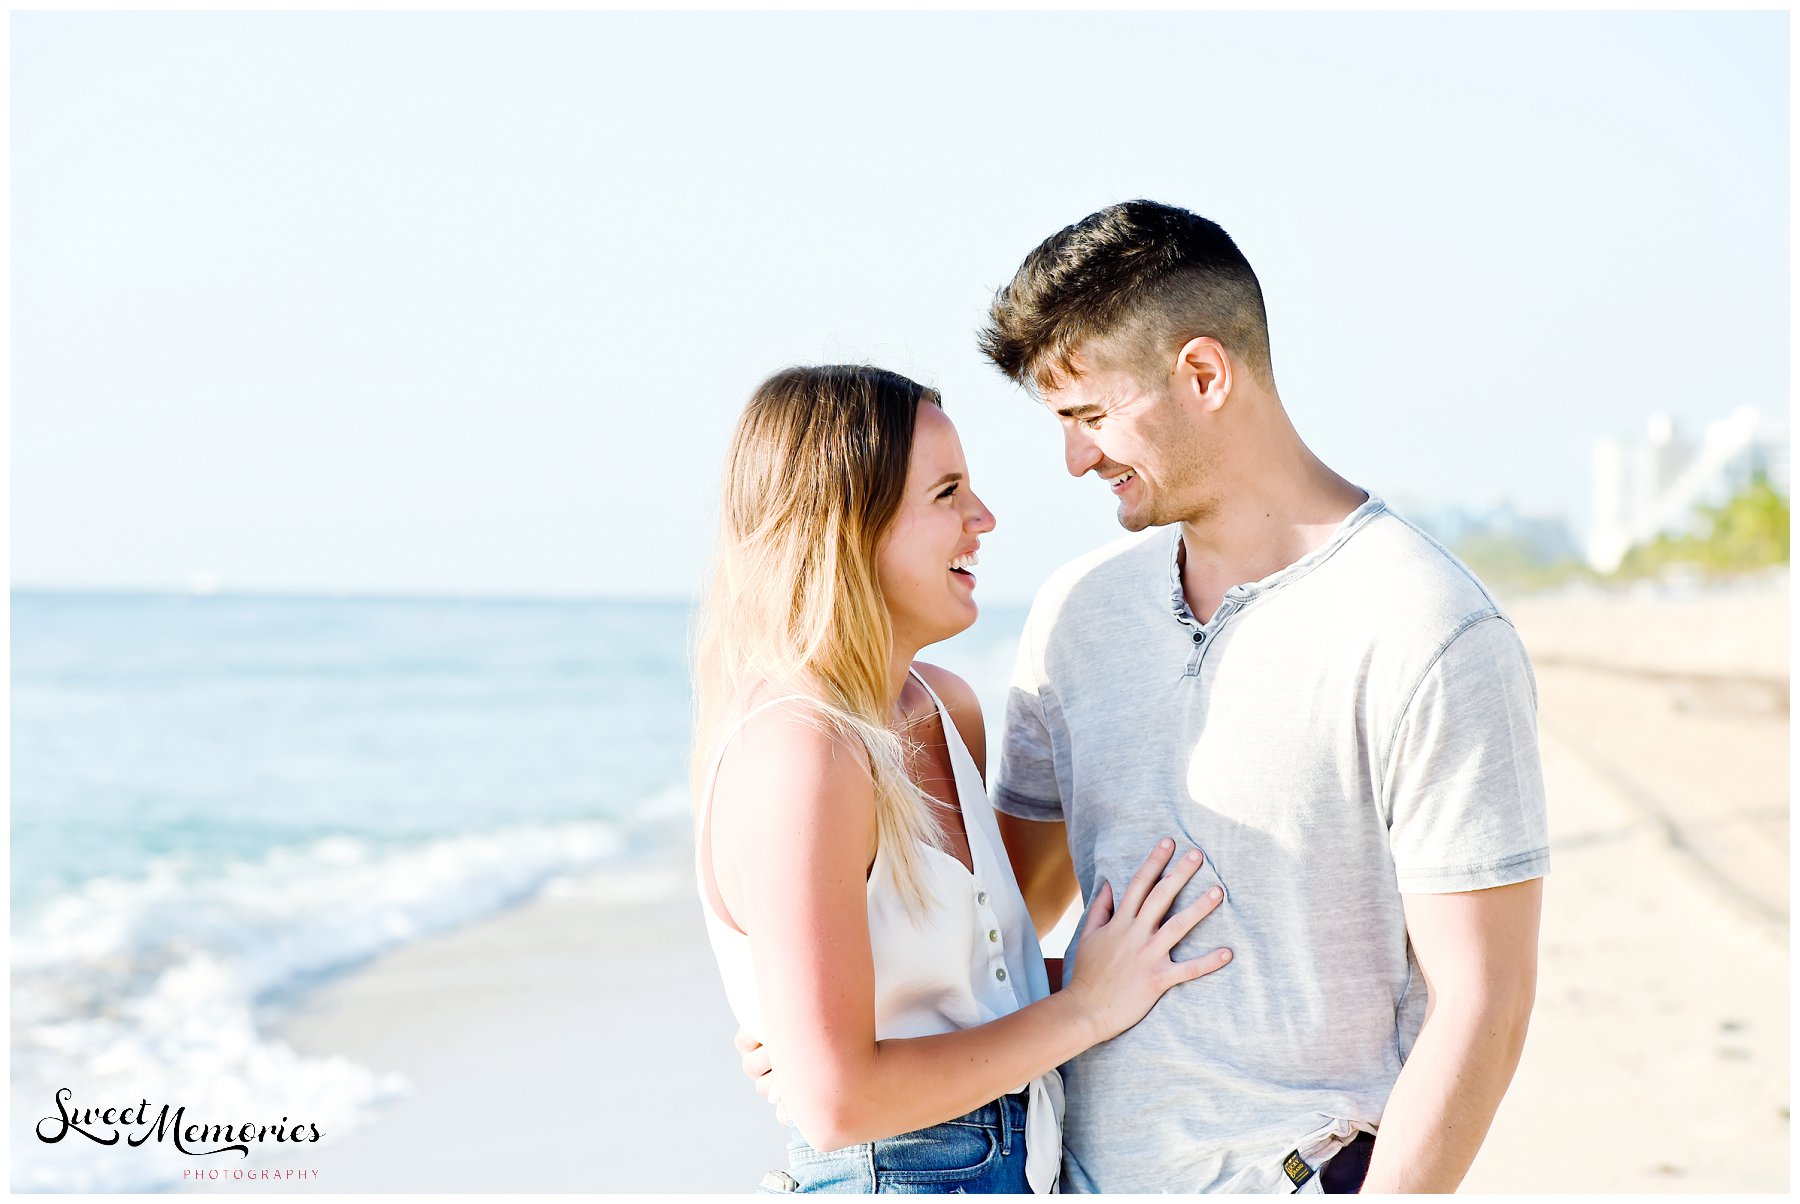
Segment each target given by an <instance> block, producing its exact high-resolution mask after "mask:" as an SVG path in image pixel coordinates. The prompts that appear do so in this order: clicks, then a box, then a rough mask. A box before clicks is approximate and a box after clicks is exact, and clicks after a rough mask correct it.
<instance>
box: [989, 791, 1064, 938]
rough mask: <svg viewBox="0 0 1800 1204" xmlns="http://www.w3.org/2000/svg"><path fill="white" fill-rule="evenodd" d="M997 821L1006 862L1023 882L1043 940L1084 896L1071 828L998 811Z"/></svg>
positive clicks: (1027, 903) (1021, 888)
mask: <svg viewBox="0 0 1800 1204" xmlns="http://www.w3.org/2000/svg"><path fill="white" fill-rule="evenodd" d="M994 818H995V819H997V820H999V822H1000V839H1001V841H1002V842H1004V843H1005V845H1006V859H1007V860H1008V861H1010V862H1012V871H1013V877H1015V878H1017V879H1018V880H1019V892H1020V893H1021V894H1023V895H1024V896H1025V907H1026V909H1027V910H1029V911H1030V912H1031V924H1032V927H1034V928H1036V929H1037V934H1038V936H1039V937H1040V938H1042V937H1043V936H1045V935H1046V934H1047V933H1049V931H1050V930H1051V929H1052V928H1055V927H1056V925H1057V923H1058V922H1059V921H1060V920H1061V919H1062V918H1063V914H1064V913H1065V912H1067V911H1068V910H1069V904H1071V903H1073V902H1074V901H1075V897H1076V895H1077V894H1079V893H1080V885H1079V884H1078V883H1077V882H1076V881H1075V863H1074V861H1073V860H1072V859H1071V858H1070V857H1069V835H1068V827H1067V825H1065V824H1063V823H1061V822H1060V821H1058V822H1049V821H1044V820H1035V819H1020V818H1019V817H1018V816H1016V815H1008V814H1007V813H1006V812H1004V811H995V812H994Z"/></svg>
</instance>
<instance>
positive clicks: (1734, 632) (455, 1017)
mask: <svg viewBox="0 0 1800 1204" xmlns="http://www.w3.org/2000/svg"><path fill="white" fill-rule="evenodd" d="M1510 609H1511V610H1512V613H1513V614H1514V616H1515V618H1516V619H1517V621H1518V624H1519V627H1520V630H1521V631H1522V632H1523V633H1524V635H1525V637H1526V640H1527V643H1528V645H1529V646H1530V647H1531V648H1532V650H1533V654H1534V657H1535V658H1536V659H1537V662H1538V675H1539V686H1540V700H1541V711H1542V729H1543V753H1544V768H1545V774H1546V777H1547V783H1548V787H1549V795H1550V802H1551V812H1550V814H1551V835H1552V842H1553V854H1552V855H1553V871H1552V874H1551V877H1550V879H1549V881H1548V884H1547V887H1546V910H1545V916H1544V927H1543V944H1542V960H1541V974H1540V982H1539V989H1538V1005H1537V1010H1536V1013H1535V1015H1534V1017H1533V1021H1532V1028H1531V1035H1530V1039H1529V1042H1528V1044H1527V1048H1526V1052H1525V1057H1524V1061H1523V1064H1522V1065H1521V1067H1520V1070H1519V1073H1518V1076H1517V1078H1516V1080H1515V1083H1514V1085H1513V1088H1512V1091H1511V1093H1510V1094H1509V1095H1508V1097H1507V1100H1506V1102H1505V1104H1504V1105H1503V1107H1502V1108H1501V1111H1500V1114H1499V1116H1498V1117H1497V1119H1496V1121H1495V1124H1494V1127H1493V1130H1492V1133H1491V1135H1490V1137H1489V1139H1488V1142H1487V1144H1486V1146H1485V1147H1484V1148H1483V1150H1482V1153H1481V1155H1480V1157H1479V1158H1478V1159H1477V1161H1476V1163H1475V1166H1474V1168H1473V1169H1472V1171H1471V1172H1470V1174H1469V1176H1468V1179H1467V1181H1466V1183H1465V1185H1464V1186H1465V1190H1468V1191H1476V1192H1548V1191H1580V1192H1621V1191H1624V1192H1656V1191H1671V1192H1699V1191H1733V1192H1738V1191H1752V1192H1785V1191H1786V1190H1787V1189H1788V1186H1789V1179H1788V1104H1789V1096H1788V1091H1789V1084H1788V1048H1789V1044H1788V1043H1789V1033H1788V1015H1789V996H1788V956H1787V925H1786V910H1787V847H1788V846H1787V719H1788V716H1787V704H1786V681H1787V645H1786V640H1787V587H1786V582H1785V579H1782V580H1781V581H1779V582H1773V583H1771V582H1765V583H1764V584H1762V585H1760V586H1758V587H1756V588H1755V589H1749V590H1744V591H1742V592H1741V593H1739V594H1736V595H1730V596H1727V595H1719V596H1716V597H1712V598H1701V599H1690V600H1687V601H1667V600H1662V601H1658V600H1655V599H1650V598H1627V599H1621V598H1617V597H1563V598H1554V599H1534V600H1527V601H1521V602H1519V603H1517V604H1516V605H1514V606H1512V607H1511V608H1510ZM1777 681H1778V682H1779V695H1780V698H1779V705H1778V706H1777V705H1776V702H1775V697H1776V695H1775V686H1774V685H1771V684H1768V683H1772V682H1777ZM1746 682H1748V683H1750V684H1744V683H1746ZM1734 683H1735V684H1734ZM1756 683H1763V684H1756ZM687 872H688V871H687V870H686V869H685V867H684V866H682V864H681V863H680V862H679V860H677V861H675V862H672V863H671V866H670V868H669V870H668V871H667V873H666V875H665V878H664V880H663V881H662V882H661V883H660V884H659V883H657V882H654V881H651V882H645V881H638V882H635V883H630V884H621V883H605V882H601V883H595V884H590V886H588V887H586V888H576V889H569V890H564V891H560V892H551V893H549V894H547V895H546V896H545V897H540V898H539V899H537V900H536V901H534V902H532V903H529V904H527V905H525V906H522V907H519V908H516V909H514V910H512V911H510V912H508V913H506V914H503V915H500V916H497V917H494V918H492V919H489V920H487V921H485V922H482V923H478V924H475V925H472V926H470V927H467V928H464V929H461V930H459V931H456V932H452V933H449V934H447V935H443V936H440V937H438V938H436V939H433V940H429V941H426V942H423V943H421V944H418V945H415V946H412V947H409V948H406V949H403V950H401V951H399V952H396V953H394V954H392V955H390V956H387V957H384V958H381V959H379V960H377V961H375V962H373V963H370V964H368V965H366V966H364V967H362V968H360V969H358V970H356V971H355V972H353V973H351V974H349V975H347V976H345V977H343V978H340V979H338V980H336V981H334V982H330V983H328V984H326V985H324V986H323V987H321V988H319V989H317V990H316V991H314V992H313V993H311V994H310V995H308V996H306V997H304V998H303V999H302V1000H300V1001H299V1003H298V1004H297V1005H294V1006H292V1007H290V1008H289V1009H287V1010H286V1011H285V1013H284V1014H282V1015H281V1016H279V1017H277V1018H274V1019H275V1021H276V1023H277V1028H276V1031H277V1032H278V1033H280V1034H281V1035H282V1036H283V1037H285V1039H286V1040H288V1041H289V1042H291V1043H292V1044H293V1045H294V1046H296V1047H297V1048H299V1049H301V1050H304V1051H308V1052H313V1053H320V1054H324V1053H335V1054H342V1055H345V1056H348V1057H350V1058H352V1059H354V1060H356V1061H358V1062H361V1063H363V1064H364V1065H367V1066H370V1067H373V1068H375V1069H377V1070H381V1071H398V1072H400V1073H401V1074H403V1075H405V1076H406V1078H407V1079H408V1080H409V1081H410V1082H411V1084H412V1088H413V1089H412V1092H411V1094H410V1095H408V1096H406V1097H405V1098H402V1099H400V1100H398V1101H396V1102H394V1103H393V1104H391V1105H390V1106H389V1107H388V1108H387V1110H386V1112H385V1113H384V1114H382V1115H381V1116H380V1117H379V1118H377V1119H376V1120H375V1121H373V1122H372V1123H370V1124H368V1125H366V1126H365V1127H363V1128H360V1129H358V1130H355V1131H353V1132H351V1133H349V1134H348V1135H346V1136H344V1137H343V1138H342V1139H341V1140H333V1141H329V1142H328V1143H326V1144H325V1145H323V1146H322V1147H320V1148H318V1149H317V1150H316V1152H313V1153H310V1154H308V1155H305V1156H304V1157H299V1158H294V1159H292V1160H290V1161H289V1162H287V1163H284V1164H282V1165H292V1166H303V1167H308V1168H315V1169H317V1170H318V1171H319V1172H320V1173H319V1176H318V1177H317V1178H316V1179H314V1180H312V1181H311V1182H310V1183H309V1184H306V1185H304V1186H299V1185H296V1186H295V1187H293V1188H291V1189H289V1190H303V1191H334V1192H341V1191H491V1192H508V1193H511V1192H521V1191H602V1192H614V1191H702V1192H709V1191H710V1192H745V1191H749V1190H750V1189H751V1187H752V1185H753V1184H754V1183H755V1182H756V1180H757V1178H758V1177H760V1175H761V1173H762V1171H764V1170H765V1169H768V1168H770V1167H774V1166H777V1165H780V1164H781V1148H782V1143H783V1133H782V1130H780V1129H779V1128H778V1127H777V1126H776V1125H775V1123H774V1122H773V1119H772V1117H771V1113H770V1109H769V1108H768V1107H767V1106H766V1105H765V1104H763V1103H762V1101H761V1100H759V1099H758V1098H757V1097H756V1096H755V1095H754V1094H753V1093H752V1092H751V1091H750V1089H749V1087H748V1086H747V1084H746V1083H745V1082H744V1081H743V1080H742V1078H741V1076H740V1075H739V1073H738V1070H737V1061H736V1056H735V1054H734V1053H733V1051H732V1049H731V1047H730V1037H731V1032H732V1029H733V1027H734V1025H733V1023H732V1020H731V1017H730V1014H729V1012H728V1010H727V1009H726V1006H725V1002H724V997H723V992H722V990H721V988H720V987H719V984H718V979H717V975H716V973H715V971H714V968H713V964H712V961H711V957H710V954H709V952H708V950H707V947H706V943H705V938H704V933H703V929H702V926H701V922H700V914H699V910H698V904H697V903H696V902H695V900H694V898H693V895H692V894H691V887H690V885H689V884H688V882H687V878H686V875H687ZM627 886H628V887H630V889H629V890H628V891H626V890H623V888H624V887H627ZM659 890H660V891H661V893H662V897H661V898H660V899H659V898H656V897H654V896H655V895H656V894H657V893H658V891H659ZM622 892H623V893H625V894H627V895H629V896H633V897H636V898H637V899H638V901H621V899H620V894H621V893H622ZM266 1165H269V1166H270V1167H274V1166H276V1165H277V1164H276V1163H275V1162H273V1161H271V1162H268V1163H267V1164H266ZM189 1190H212V1189H211V1188H208V1187H206V1186H199V1187H195V1188H190V1189H189ZM217 1190H232V1189H231V1188H230V1186H229V1185H226V1184H220V1185H218V1187H217ZM259 1190H263V1189H262V1188H261V1187H260V1186H259ZM270 1190H282V1189H281V1188H279V1187H271V1188H270Z"/></svg>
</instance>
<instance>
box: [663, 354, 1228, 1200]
mask: <svg viewBox="0 0 1800 1204" xmlns="http://www.w3.org/2000/svg"><path fill="white" fill-rule="evenodd" d="M993 526H994V519H993V515H991V514H990V513H989V512H988V510H987V508H986V507H985V506H983V505H982V504H981V501H980V499H979V498H977V497H976V496H975V494H974V491H973V490H972V489H971V488H970V486H969V476H968V469H967V466H966V465H965V464H964V462H963V455H962V448H961V445H960V443H959V442H958V440H957V437H956V431H955V428H954V427H953V426H952V425H951V424H950V420H949V419H948V418H946V417H945V416H944V414H943V411H942V409H941V408H940V403H939V399H938V396H937V394H936V393H935V392H934V391H932V390H929V389H926V388H923V387H922V386H920V385H917V384H915V383H913V382H912V381H910V380H907V379H906V378H905V377H902V376H898V375H896V374H894V373H891V372H886V371H883V370H880V369H876V368H867V367H822V368H796V369H789V370H787V371H783V372H780V373H777V374H776V375H775V376H773V377H771V378H770V379H769V380H767V381H765V382H764V383H763V385H762V386H761V387H760V388H759V389H758V390H757V391H756V393H755V395H754V396H753V397H752V398H751V399H750V402H749V405H748V406H747V407H746V408H745V410H744V413H743V415H742V416H741V418H740V419H739V422H738V426H737V429H736V431H735V433H734V435H733V438H732V442H731V447H730V450H729V452H728V453H727V457H726V466H725V476H724V482H723V489H722V492H721V519H720V536H719V547H718V553H717V560H716V562H715V566H714V577H713V581H712V585H711V591H710V595H709V597H708V599H707V602H706V606H705V609H704V611H703V615H702V620H701V628H700V639H699V643H698V647H697V651H696V663H695V679H696V680H695V694H696V700H697V710H698V714H697V717H696V743H695V756H694V766H693V770H694V785H695V800H696V816H695V819H696V836H697V841H696V847H697V869H698V875H699V883H700V893H701V898H702V903H703V906H704V909H705V914H706V920H707V929H708V932H709V934H710V936H711V939H712V943H713V950H714V953H715V955H716V956H717V958H718V962H719V966H720V970H721V972H722V974H723V975H724V979H725V987H726V994H727V996H728V997H729V999H730V1002H731V1006H732V1009H733V1011H734V1012H735V1013H736V1015H737V1018H738V1022H739V1024H740V1025H741V1026H742V1027H743V1028H744V1029H745V1030H746V1031H747V1032H748V1033H750V1034H752V1035H754V1036H755V1037H756V1038H758V1039H759V1040H761V1041H762V1042H763V1043H764V1044H765V1045H767V1046H768V1048H769V1050H770V1053H771V1055H772V1056H773V1059H774V1061H775V1064H776V1065H778V1066H779V1067H780V1074H781V1080H782V1084H781V1098H782V1102H783V1105H784V1106H785V1108H786V1110H787V1112H788V1115H789V1116H790V1117H792V1119H793V1122H794V1133H793V1135H792V1140H791V1141H790V1144H789V1170H788V1172H787V1175H786V1176H781V1175H779V1174H778V1175H776V1176H774V1178H775V1179H776V1180H777V1181H778V1182H779V1184H780V1186H779V1187H776V1188H773V1189H771V1188H768V1187H767V1186H766V1187H765V1190H795V1191H888V1190H898V1191H909V1192H918V1191H944V1192H952V1191H976V1192H1024V1191H1033V1190H1035V1191H1039V1192H1044V1191H1049V1190H1052V1188H1053V1186H1054V1182H1055V1177H1056V1173H1057V1168H1058V1166H1059V1163H1060V1159H1061V1143H1060V1137H1059V1133H1058V1127H1057V1116H1056V1113H1057V1109H1058V1107H1059V1105H1060V1095H1061V1093H1060V1085H1059V1083H1058V1080H1057V1079H1056V1071H1055V1068H1056V1067H1057V1066H1058V1065H1060V1064H1061V1063H1062V1062H1064V1061H1066V1060H1068V1059H1069V1058H1070V1057H1072V1056H1073V1055H1075V1054H1077V1053H1080V1052H1081V1051H1082V1050H1085V1049H1087V1048H1088V1047H1089V1046H1091V1045H1094V1044H1096V1043H1098V1042H1100V1041H1104V1040H1107V1039H1109V1038H1111V1037H1113V1036H1116V1035H1117V1034H1118V1033H1120V1032H1123V1031H1124V1030H1125V1029H1127V1028H1129V1027H1130V1026H1131V1025H1133V1024H1135V1023H1136V1022H1137V1021H1138V1020H1139V1019H1140V1018H1142V1016H1143V1015H1144V1013H1146V1012H1147V1011H1149V1009H1150V1007H1151V1005H1152V1004H1154V1003H1155V1002H1156V1000H1157V999H1158V998H1159V997H1160V996H1161V995H1162V993H1163V991H1165V990H1167V989H1168V988H1169V987H1171V986H1173V985H1175V984H1176V983H1178V982H1185V981H1188V980H1191V979H1194V978H1198V977H1200V976H1201V975H1203V974H1206V973H1210V972H1211V971H1213V970H1215V969H1218V968H1219V967H1220V966H1221V965H1223V964H1224V963H1225V961H1226V960H1227V959H1228V958H1229V953H1228V951H1225V950H1215V951H1214V952H1213V953H1211V954H1208V955H1207V956H1206V957H1203V958H1198V959H1195V960H1191V961H1186V962H1182V963H1179V964H1176V963H1173V962H1172V961H1171V960H1170V957H1169V951H1170V949H1171V948H1172V947H1173V946H1174V944H1175V943H1176V942H1177V941H1178V940H1180V939H1181V938H1182V937H1183V936H1185V935H1186V934H1187V933H1188V932H1189V931H1191V930H1192V929H1193V927H1194V926H1195V925H1196V924H1197V923H1199V921H1200V920H1201V919H1202V918H1203V917H1204V916H1205V915H1206V914H1207V913H1208V912H1209V911H1211V910H1212V907H1213V906H1214V904H1215V903H1216V902H1217V900H1216V899H1213V898H1209V897H1202V898H1201V899H1200V900H1199V901H1197V902H1196V903H1195V904H1192V905H1190V906H1189V907H1188V908H1186V909H1184V910H1183V911H1182V912H1180V913H1178V914H1177V915H1175V916H1172V917H1169V918H1168V919H1167V921H1166V922H1163V917H1164V915H1165V914H1166V913H1167V911H1168V909H1169V907H1170V906H1171V904H1172V903H1173V901H1174V899H1175V896H1176V894H1177V893H1178V892H1179V890H1180V889H1181V887H1182V886H1183V885H1184V884H1185V883H1186V882H1187V881H1188V879H1189V878H1190V877H1191V876H1192V875H1193V872H1194V870H1195V869H1196V868H1198V866H1199V861H1200V858H1199V853H1198V851H1197V850H1189V851H1187V852H1186V853H1185V854H1184V855H1182V856H1181V857H1180V858H1178V859H1176V858H1175V849H1174V843H1173V842H1172V841H1168V840H1165V841H1163V842H1161V844H1160V845H1159V847H1158V849H1157V850H1155V851H1154V852H1152V854H1151V855H1150V857H1149V859H1148V860H1146V861H1145V863H1144V865H1143V867H1142V868H1141V869H1140V870H1139V872H1138V874H1137V875H1136V877H1135V878H1134V879H1133V880H1132V883H1131V885H1130V887H1129V888H1128V889H1127V890H1126V891H1125V892H1124V895H1123V896H1122V897H1121V898H1120V899H1119V901H1118V903H1117V907H1116V912H1115V908H1114V904H1113V899H1112V891H1111V887H1110V885H1109V886H1107V887H1104V888H1102V891H1101V892H1100V896H1099V898H1098V899H1097V900H1096V901H1095V904H1094V906H1093V907H1092V908H1091V909H1090V915H1089V919H1088V924H1087V927H1086V928H1085V929H1084V931H1083V933H1082V938H1081V956H1080V958H1079V959H1078V961H1077V963H1076V965H1075V968H1074V971H1073V974H1072V977H1071V979H1070V981H1069V982H1068V983H1067V985H1065V986H1064V987H1063V989H1062V990H1060V991H1059V992H1057V993H1056V994H1054V995H1051V994H1050V993H1049V990H1048V985H1047V982H1046V979H1045V974H1044V966H1043V961H1042V957H1041V955H1040V954H1039V951H1038V946H1037V939H1036V936H1035V934H1034V932H1033V930H1032V926H1031V921H1030V918H1029V916H1028V915H1027V913H1026V910H1025V905H1024V902H1023V900H1022V899H1021V898H1020V896H1019V891H1018V887H1017V885H1016V883H1015V880H1014V877H1013V874H1012V871H1011V869H1010V868H1009V867H1008V865H1007V863H1006V860H1005V856H1004V852H1003V849H1002V846H1001V844H1000V840H999V836H998V831H997V827H996V825H995V822H994V818H993V815H992V812H991V811H990V810H989V807H988V803H987V798H986V794H985V791H984V787H983V785H982V774H981V761H980V758H981V756H982V753H983V750H984V747H985V737H984V734H983V729H982V724H981V715H980V710H979V708H978V706H977V704H976V701H975V697H974V694H973V692H972V691H971V690H970V689H969V687H968V686H967V685H965V684H964V683H963V682H962V681H960V680H958V679H957V678H956V677H955V676H953V675H951V674H949V673H946V672H944V671H943V670H941V669H935V668H933V667H931V666H927V665H915V664H914V663H913V657H914V656H915V655H916V654H917V653H918V651H919V650H920V649H921V648H924V647H925V646H927V645H929V644H933V643H936V642H938V641H940V640H943V639H947V638H948V637H950V636H952V635H955V634H956V633H957V632H959V631H962V630H964V629H965V628H967V627H968V626H969V625H970V624H971V623H973V622H974V621H975V614H976V608H975V601H974V596H973V595H974V588H975V580H974V577H973V575H972V574H970V573H969V571H968V570H969V568H970V567H971V566H972V565H974V564H975V562H976V557H975V553H976V550H977V548H978V546H979V544H980V536H981V535H982V534H983V533H984V532H987V531H990V530H992V529H993ZM1172 859H1174V866H1173V868H1172V869H1170V870H1169V872H1168V874H1167V875H1166V876H1161V875H1162V873H1163V870H1164V868H1165V867H1166V866H1169V865H1170V862H1171V860H1172ZM1159 876H1161V877H1160V880H1159ZM767 1183H768V1181H767V1180H765V1185H767Z"/></svg>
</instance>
